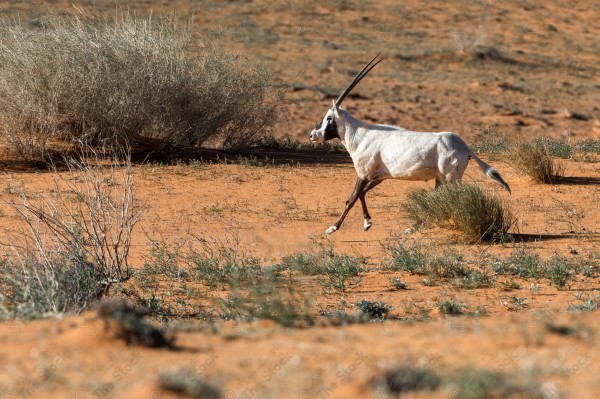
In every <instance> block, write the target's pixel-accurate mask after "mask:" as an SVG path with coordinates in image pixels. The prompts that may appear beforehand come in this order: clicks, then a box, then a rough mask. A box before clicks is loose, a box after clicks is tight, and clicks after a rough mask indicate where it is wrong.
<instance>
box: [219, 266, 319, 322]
mask: <svg viewBox="0 0 600 399" xmlns="http://www.w3.org/2000/svg"><path fill="white" fill-rule="evenodd" d="M294 285H295V283H294V281H290V282H287V283H280V282H278V281H277V280H276V279H275V278H274V277H273V276H272V275H265V276H263V278H261V279H260V280H255V281H254V282H253V283H252V284H251V285H250V286H249V287H246V288H245V289H243V290H241V289H239V288H235V289H234V290H233V291H232V292H230V293H229V294H228V296H227V297H226V298H225V299H217V308H218V309H220V312H219V315H220V317H221V318H223V319H225V320H229V319H242V320H252V319H257V318H258V319H268V320H273V321H275V322H276V323H277V324H279V325H282V326H284V327H289V326H294V325H303V326H306V325H309V324H311V318H310V315H309V309H310V300H309V298H307V297H306V296H304V295H300V294H298V293H297V292H296V290H295V287H294Z"/></svg>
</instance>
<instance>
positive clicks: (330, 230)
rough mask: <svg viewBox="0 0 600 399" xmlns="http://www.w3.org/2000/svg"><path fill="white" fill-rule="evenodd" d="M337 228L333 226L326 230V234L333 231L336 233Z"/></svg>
mask: <svg viewBox="0 0 600 399" xmlns="http://www.w3.org/2000/svg"><path fill="white" fill-rule="evenodd" d="M336 230H337V227H335V226H331V227H330V228H328V229H327V230H325V234H327V235H330V234H331V233H334V232H335V231H336Z"/></svg>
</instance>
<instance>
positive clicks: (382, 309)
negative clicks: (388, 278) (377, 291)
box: [356, 299, 393, 320]
mask: <svg viewBox="0 0 600 399" xmlns="http://www.w3.org/2000/svg"><path fill="white" fill-rule="evenodd" d="M356 307H357V308H359V309H360V310H361V311H362V312H363V313H364V314H367V315H369V318H371V319H378V320H383V319H385V317H386V316H387V314H388V313H389V311H390V310H392V309H393V307H391V306H389V305H386V304H385V303H383V302H381V301H367V300H364V299H362V300H361V301H360V302H358V303H357V304H356Z"/></svg>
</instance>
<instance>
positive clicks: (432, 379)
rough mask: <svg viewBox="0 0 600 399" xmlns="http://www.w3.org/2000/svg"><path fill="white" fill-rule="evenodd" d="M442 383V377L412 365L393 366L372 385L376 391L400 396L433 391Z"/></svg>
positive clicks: (427, 369) (424, 368)
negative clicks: (414, 392)
mask: <svg viewBox="0 0 600 399" xmlns="http://www.w3.org/2000/svg"><path fill="white" fill-rule="evenodd" d="M442 383H443V379H442V377H441V376H440V375H439V374H438V373H436V372H435V371H433V370H431V369H429V368H426V367H415V365H414V364H413V363H410V364H409V363H408V362H407V363H404V364H399V365H397V366H394V367H392V368H390V369H388V370H386V371H385V373H383V375H382V376H380V377H377V378H375V379H374V381H373V385H375V387H376V388H377V390H378V391H379V390H381V391H383V392H386V393H391V394H394V395H399V396H402V395H403V394H404V395H406V394H409V393H410V392H413V391H433V390H435V389H437V388H438V387H440V386H441V385H442Z"/></svg>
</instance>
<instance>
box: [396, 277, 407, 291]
mask: <svg viewBox="0 0 600 399" xmlns="http://www.w3.org/2000/svg"><path fill="white" fill-rule="evenodd" d="M392 285H393V286H394V288H395V289H396V290H406V289H408V284H407V283H405V282H404V281H402V280H401V279H400V277H392Z"/></svg>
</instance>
